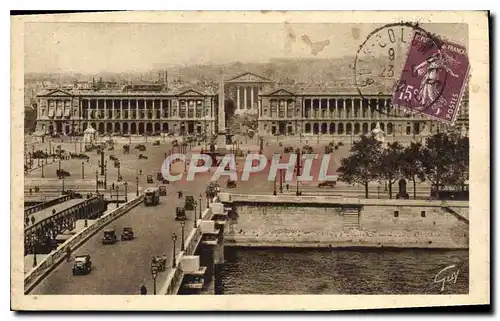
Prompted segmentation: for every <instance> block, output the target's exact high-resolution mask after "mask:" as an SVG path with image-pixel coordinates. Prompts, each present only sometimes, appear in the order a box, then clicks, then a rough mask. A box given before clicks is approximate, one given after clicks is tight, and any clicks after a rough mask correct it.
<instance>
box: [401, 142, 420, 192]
mask: <svg viewBox="0 0 500 321" xmlns="http://www.w3.org/2000/svg"><path fill="white" fill-rule="evenodd" d="M401 174H402V175H403V176H404V177H405V178H407V179H410V180H411V181H412V182H413V199H416V198H417V191H416V188H417V179H418V180H420V181H421V182H423V181H425V176H424V172H423V170H422V144H421V143H415V142H412V143H411V145H410V146H407V147H406V148H405V149H404V151H403V155H402V157H401Z"/></svg>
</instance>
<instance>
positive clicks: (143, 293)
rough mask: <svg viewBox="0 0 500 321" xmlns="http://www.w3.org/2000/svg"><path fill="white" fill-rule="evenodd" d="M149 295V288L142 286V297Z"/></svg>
mask: <svg viewBox="0 0 500 321" xmlns="http://www.w3.org/2000/svg"><path fill="white" fill-rule="evenodd" d="M146 294H148V288H147V287H146V286H145V285H144V284H143V285H142V286H141V295H146Z"/></svg>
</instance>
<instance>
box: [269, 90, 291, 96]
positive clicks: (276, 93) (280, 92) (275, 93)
mask: <svg viewBox="0 0 500 321" xmlns="http://www.w3.org/2000/svg"><path fill="white" fill-rule="evenodd" d="M268 95H269V96H295V94H294V93H292V92H289V91H288V90H285V89H278V90H276V91H273V92H272V93H269V94H268Z"/></svg>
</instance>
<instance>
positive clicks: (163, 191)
mask: <svg viewBox="0 0 500 321" xmlns="http://www.w3.org/2000/svg"><path fill="white" fill-rule="evenodd" d="M159 189H160V196H167V187H166V186H164V185H162V186H160V187H159Z"/></svg>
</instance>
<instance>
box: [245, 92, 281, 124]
mask: <svg viewBox="0 0 500 321" xmlns="http://www.w3.org/2000/svg"><path fill="white" fill-rule="evenodd" d="M250 105H251V106H250V109H254V107H253V86H252V87H250ZM285 117H286V111H285Z"/></svg>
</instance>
